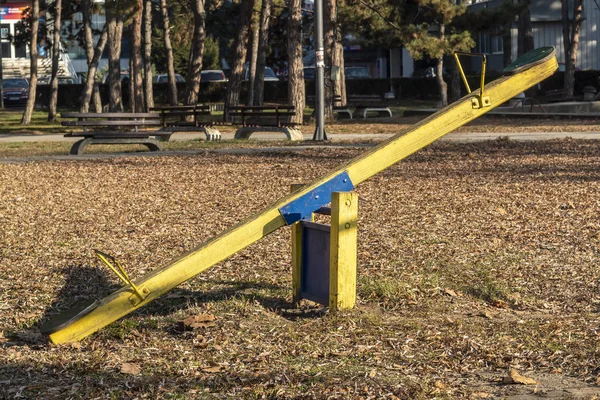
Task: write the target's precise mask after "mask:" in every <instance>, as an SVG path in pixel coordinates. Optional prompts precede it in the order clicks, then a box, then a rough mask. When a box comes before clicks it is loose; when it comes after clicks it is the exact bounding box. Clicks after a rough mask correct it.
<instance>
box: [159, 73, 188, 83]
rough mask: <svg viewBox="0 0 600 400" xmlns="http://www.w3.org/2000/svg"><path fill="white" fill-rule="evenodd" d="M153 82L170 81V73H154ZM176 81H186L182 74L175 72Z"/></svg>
mask: <svg viewBox="0 0 600 400" xmlns="http://www.w3.org/2000/svg"><path fill="white" fill-rule="evenodd" d="M152 82H154V83H167V82H169V75H168V74H158V75H154V77H153V78H152ZM175 82H185V79H183V76H181V75H179V74H175Z"/></svg>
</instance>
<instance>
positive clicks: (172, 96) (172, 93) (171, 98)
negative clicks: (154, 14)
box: [160, 0, 178, 106]
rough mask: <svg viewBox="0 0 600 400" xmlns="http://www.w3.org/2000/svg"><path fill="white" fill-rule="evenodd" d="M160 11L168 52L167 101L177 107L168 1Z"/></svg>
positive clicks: (163, 2)
mask: <svg viewBox="0 0 600 400" xmlns="http://www.w3.org/2000/svg"><path fill="white" fill-rule="evenodd" d="M160 11H161V13H162V19H163V26H164V29H165V30H164V32H165V51H166V52H167V76H168V82H169V83H168V85H169V86H168V88H167V100H168V102H169V104H170V105H172V106H176V105H177V104H178V100H177V83H176V81H175V64H174V61H173V46H171V34H170V32H171V27H170V25H169V10H168V9H167V0H160Z"/></svg>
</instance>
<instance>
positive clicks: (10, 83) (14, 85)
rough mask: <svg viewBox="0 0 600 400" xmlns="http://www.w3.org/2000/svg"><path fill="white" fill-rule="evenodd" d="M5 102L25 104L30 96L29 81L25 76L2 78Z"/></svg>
mask: <svg viewBox="0 0 600 400" xmlns="http://www.w3.org/2000/svg"><path fill="white" fill-rule="evenodd" d="M2 89H3V91H4V104H6V105H8V104H14V105H18V104H24V103H26V102H27V99H28V98H29V82H28V81H27V79H25V78H6V79H3V80H2Z"/></svg>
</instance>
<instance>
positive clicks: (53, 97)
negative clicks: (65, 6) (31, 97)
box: [48, 0, 62, 122]
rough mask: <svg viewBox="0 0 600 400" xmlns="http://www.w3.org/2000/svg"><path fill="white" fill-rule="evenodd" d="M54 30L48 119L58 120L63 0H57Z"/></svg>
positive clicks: (51, 120)
mask: <svg viewBox="0 0 600 400" xmlns="http://www.w3.org/2000/svg"><path fill="white" fill-rule="evenodd" d="M54 4H55V7H56V10H55V13H54V32H53V36H54V37H53V39H52V79H51V81H50V105H49V107H48V121H50V122H54V121H56V108H57V105H58V62H59V60H60V28H61V16H62V0H55V3H54Z"/></svg>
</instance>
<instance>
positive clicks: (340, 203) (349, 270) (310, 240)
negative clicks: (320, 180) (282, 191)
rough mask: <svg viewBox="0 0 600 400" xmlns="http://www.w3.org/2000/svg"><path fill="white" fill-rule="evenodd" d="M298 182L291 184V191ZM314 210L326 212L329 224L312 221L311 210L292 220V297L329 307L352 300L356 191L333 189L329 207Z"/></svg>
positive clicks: (347, 306) (348, 305)
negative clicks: (329, 219) (337, 190)
mask: <svg viewBox="0 0 600 400" xmlns="http://www.w3.org/2000/svg"><path fill="white" fill-rule="evenodd" d="M301 187H302V185H292V192H293V191H295V190H298V189H299V188H301ZM315 213H316V214H322V215H330V216H331V224H330V225H327V224H321V223H315V222H314V219H313V214H312V213H311V214H310V215H307V216H306V217H304V218H303V219H302V220H300V221H298V222H295V223H294V224H292V301H293V302H294V303H295V304H297V303H298V302H299V301H300V300H301V299H308V300H312V301H314V302H317V303H319V304H322V305H324V306H329V310H330V311H338V310H344V309H350V308H353V307H354V305H355V304H356V253H357V250H356V249H357V247H356V246H357V227H356V221H357V219H358V195H357V194H356V193H355V192H333V193H332V194H331V207H321V208H319V209H318V210H316V211H315Z"/></svg>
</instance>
